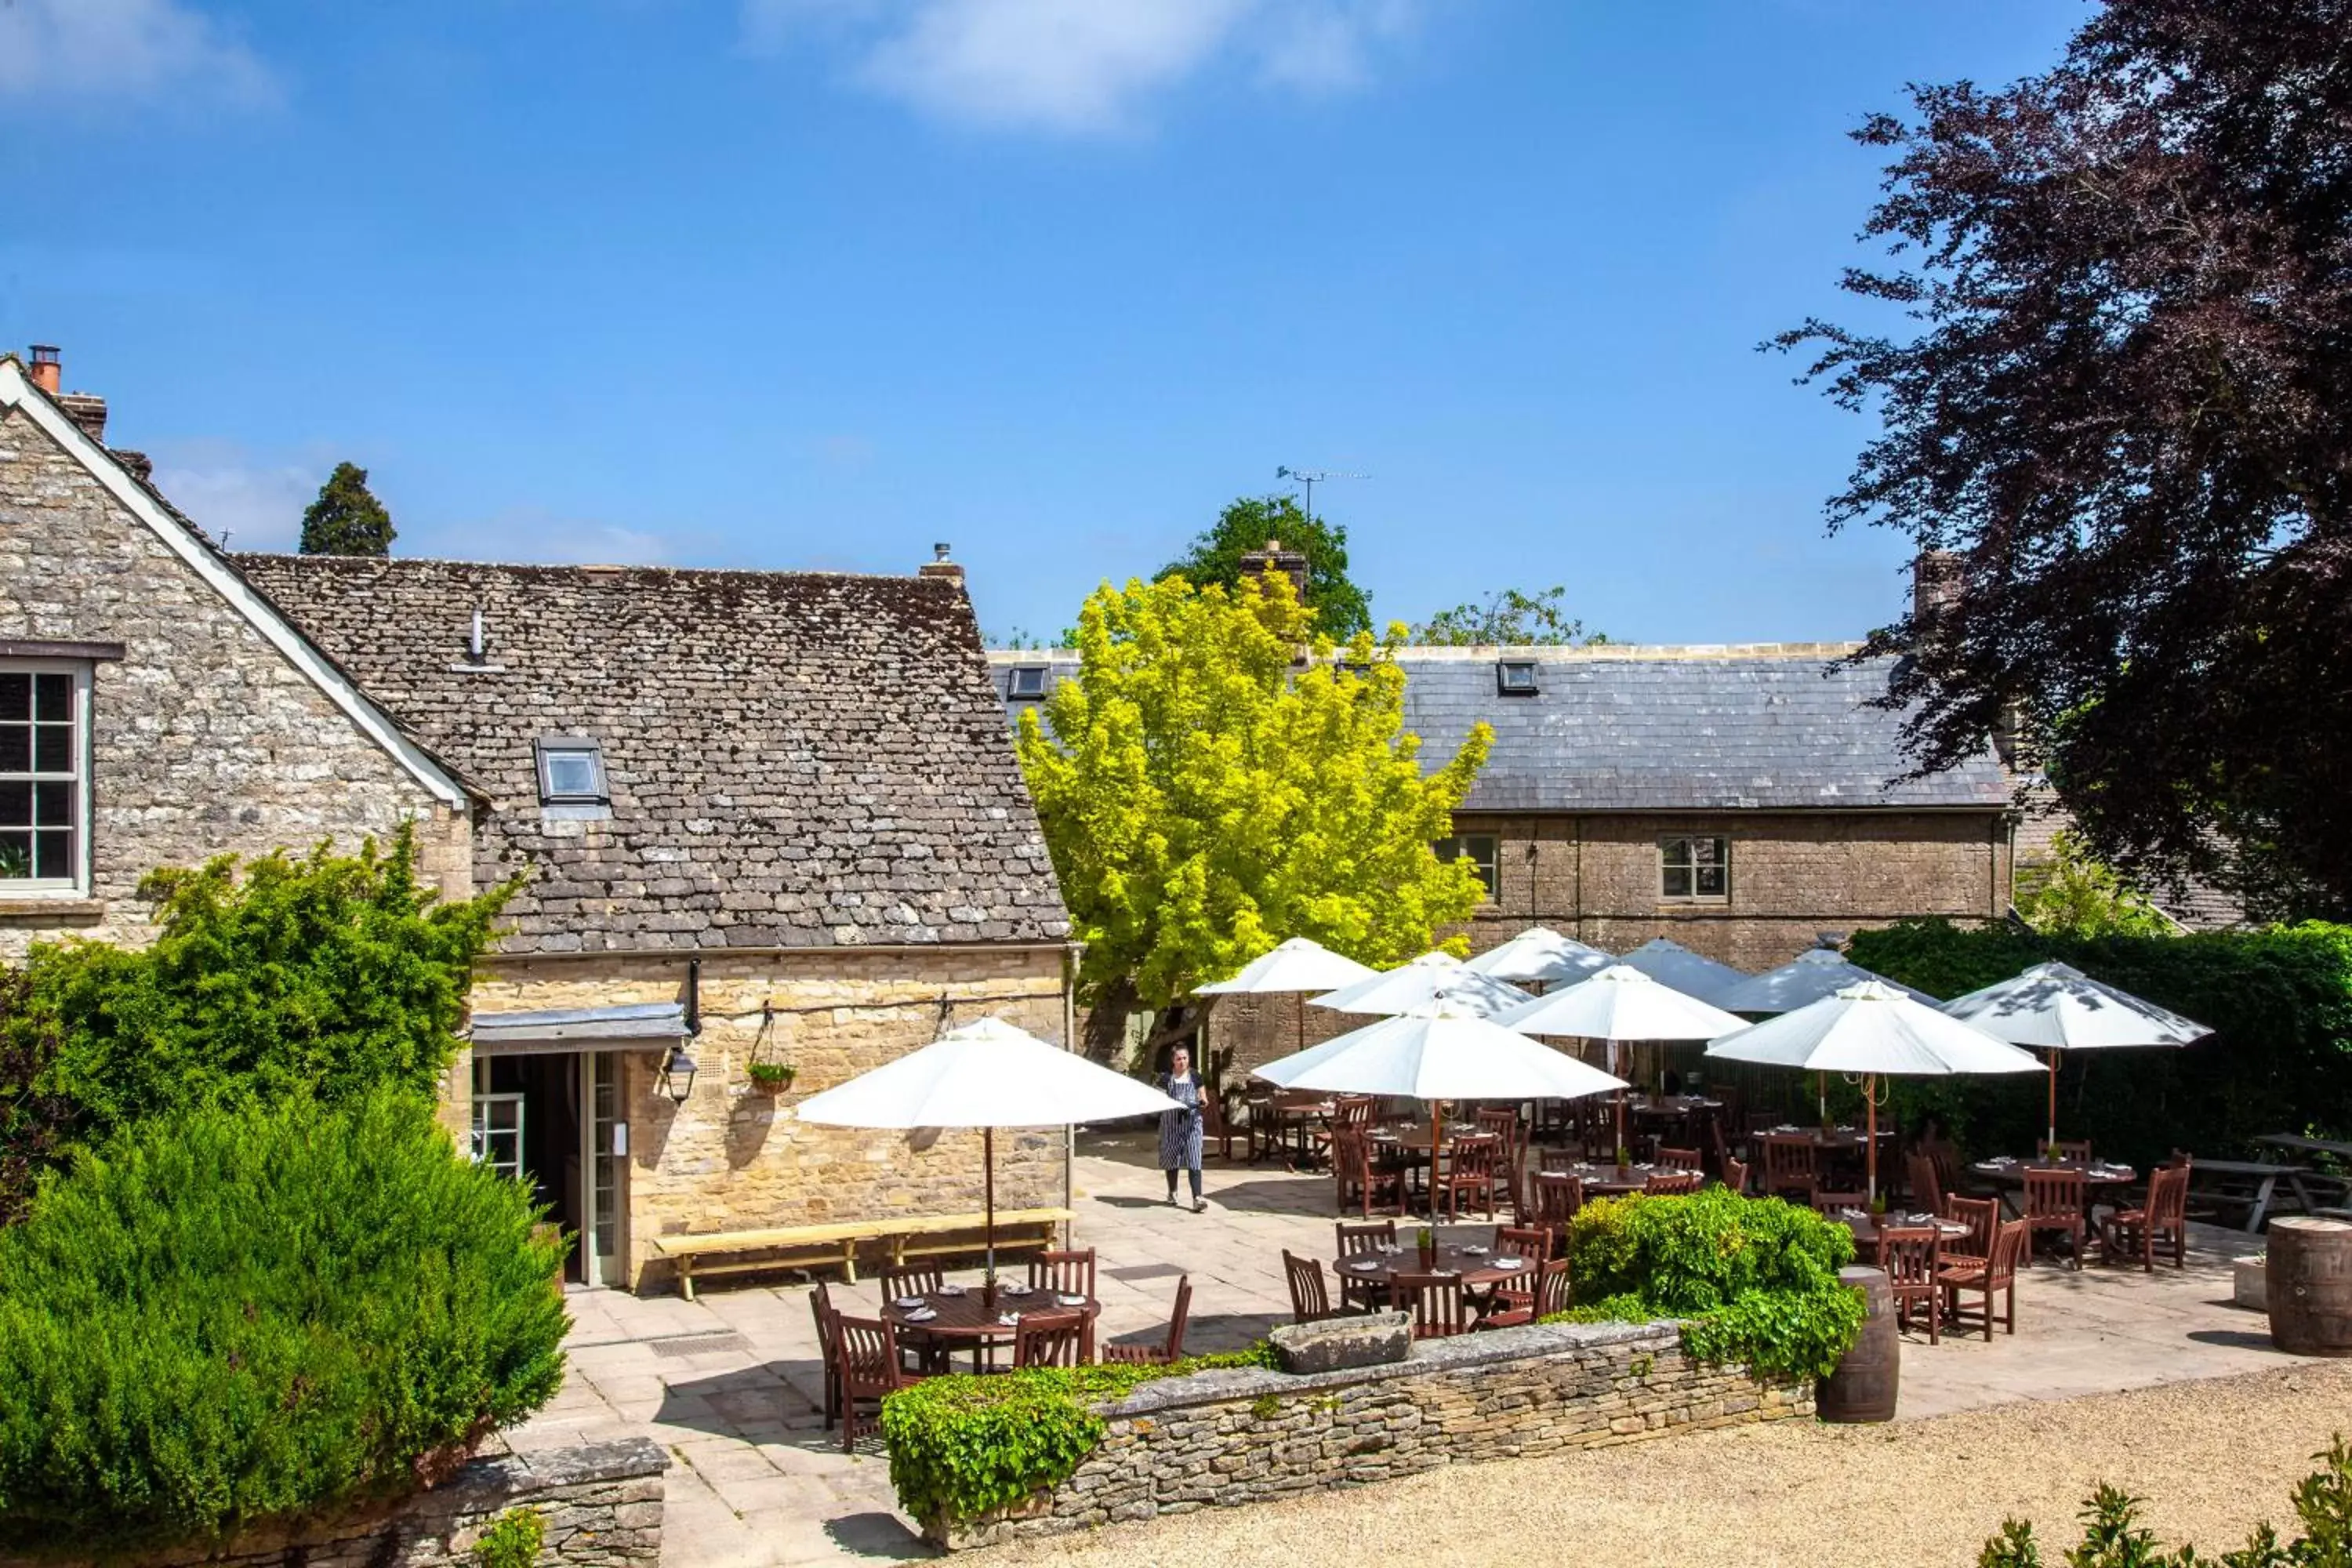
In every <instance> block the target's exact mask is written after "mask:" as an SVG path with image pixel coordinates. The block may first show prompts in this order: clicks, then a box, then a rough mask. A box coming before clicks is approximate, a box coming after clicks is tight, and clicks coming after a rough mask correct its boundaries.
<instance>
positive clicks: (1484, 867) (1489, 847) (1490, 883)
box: [1430, 833, 1498, 903]
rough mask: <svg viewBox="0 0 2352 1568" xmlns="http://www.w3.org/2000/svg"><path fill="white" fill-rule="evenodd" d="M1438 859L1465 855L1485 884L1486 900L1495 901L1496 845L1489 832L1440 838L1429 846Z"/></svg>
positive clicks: (1457, 858) (1449, 858) (1494, 838)
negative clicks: (1434, 851) (1435, 852)
mask: <svg viewBox="0 0 2352 1568" xmlns="http://www.w3.org/2000/svg"><path fill="white" fill-rule="evenodd" d="M1430 847H1432V848H1433V849H1434V850H1436V851H1437V858H1439V859H1440V860H1459V859H1460V858H1462V857H1464V856H1465V855H1467V856H1468V857H1470V860H1471V863H1472V864H1474V865H1475V866H1476V867H1477V868H1478V879H1479V880H1480V881H1482V882H1484V883H1486V901H1487V902H1488V903H1493V902H1494V901H1495V861H1496V850H1497V847H1498V845H1497V841H1496V837H1495V836H1494V835H1493V834H1491V833H1457V834H1455V835H1454V837H1451V838H1441V839H1439V840H1438V841H1437V842H1436V843H1435V844H1433V845H1432V846H1430Z"/></svg>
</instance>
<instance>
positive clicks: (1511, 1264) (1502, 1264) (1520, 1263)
mask: <svg viewBox="0 0 2352 1568" xmlns="http://www.w3.org/2000/svg"><path fill="white" fill-rule="evenodd" d="M1527 1265H1528V1260H1527V1259H1526V1258H1496V1259H1495V1267H1496V1268H1526V1267H1527Z"/></svg>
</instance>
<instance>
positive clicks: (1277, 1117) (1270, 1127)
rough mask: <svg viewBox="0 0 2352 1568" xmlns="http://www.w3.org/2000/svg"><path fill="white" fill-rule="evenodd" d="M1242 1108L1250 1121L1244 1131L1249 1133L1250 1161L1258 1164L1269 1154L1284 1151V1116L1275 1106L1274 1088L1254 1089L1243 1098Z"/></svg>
mask: <svg viewBox="0 0 2352 1568" xmlns="http://www.w3.org/2000/svg"><path fill="white" fill-rule="evenodd" d="M1242 1110H1244V1112H1246V1113H1247V1115H1248V1117H1249V1121H1248V1124H1247V1126H1246V1127H1244V1131H1246V1132H1247V1133H1248V1134H1249V1163H1251V1164H1253V1165H1255V1164H1256V1163H1258V1162H1259V1161H1260V1160H1263V1159H1265V1157H1266V1156H1267V1155H1269V1154H1279V1153H1281V1152H1282V1116H1281V1113H1280V1112H1279V1111H1277V1110H1275V1108H1274V1090H1273V1089H1250V1090H1249V1091H1248V1093H1246V1094H1245V1095H1244V1096H1243V1098H1242Z"/></svg>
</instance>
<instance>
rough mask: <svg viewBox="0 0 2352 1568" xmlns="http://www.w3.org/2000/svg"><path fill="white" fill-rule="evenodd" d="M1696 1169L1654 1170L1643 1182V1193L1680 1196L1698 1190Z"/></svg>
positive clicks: (1649, 1195)
mask: <svg viewBox="0 0 2352 1568" xmlns="http://www.w3.org/2000/svg"><path fill="white" fill-rule="evenodd" d="M1699 1179H1700V1178H1699V1173H1697V1172H1696V1171H1653V1172H1651V1173H1650V1175H1649V1179H1648V1180H1646V1181H1644V1182H1643V1184H1642V1194H1643V1196H1644V1197H1652V1198H1679V1197H1683V1196H1685V1195H1686V1194H1691V1193H1695V1192H1696V1191H1698V1184H1699Z"/></svg>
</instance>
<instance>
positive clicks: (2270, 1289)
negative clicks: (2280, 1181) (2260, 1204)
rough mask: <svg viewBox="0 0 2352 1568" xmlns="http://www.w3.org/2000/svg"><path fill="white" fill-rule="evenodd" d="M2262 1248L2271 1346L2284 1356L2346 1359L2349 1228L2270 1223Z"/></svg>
mask: <svg viewBox="0 0 2352 1568" xmlns="http://www.w3.org/2000/svg"><path fill="white" fill-rule="evenodd" d="M2263 1242H2264V1245H2265V1247H2267V1248H2268V1250H2269V1254H2270V1256H2269V1258H2268V1260H2267V1261H2266V1262H2265V1263H2264V1264H2263V1294H2264V1295H2265V1296H2266V1297H2267V1299H2268V1304H2269V1307H2270V1314H2271V1343H2273V1344H2274V1345H2276V1346H2278V1348H2279V1349H2281V1350H2283V1351H2285V1352H2287V1353H2288V1354H2290V1355H2327V1356H2352V1224H2347V1223H2346V1222H2344V1221H2343V1220H2340V1219H2311V1218H2307V1217H2305V1216H2303V1215H2294V1216H2292V1217H2289V1218H2286V1219H2274V1220H2273V1221H2271V1228H2270V1234H2269V1235H2268V1236H2267V1237H2263Z"/></svg>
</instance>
